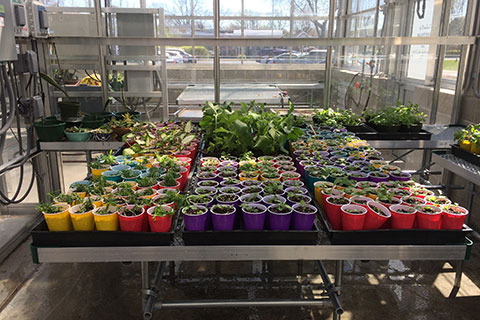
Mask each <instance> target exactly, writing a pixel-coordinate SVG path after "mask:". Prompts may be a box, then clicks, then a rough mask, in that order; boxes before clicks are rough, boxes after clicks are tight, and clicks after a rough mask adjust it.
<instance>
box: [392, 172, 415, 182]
mask: <svg viewBox="0 0 480 320" xmlns="http://www.w3.org/2000/svg"><path fill="white" fill-rule="evenodd" d="M411 178H412V175H411V174H410V173H408V172H401V173H400V175H396V174H392V173H390V181H408V180H410V179H411Z"/></svg>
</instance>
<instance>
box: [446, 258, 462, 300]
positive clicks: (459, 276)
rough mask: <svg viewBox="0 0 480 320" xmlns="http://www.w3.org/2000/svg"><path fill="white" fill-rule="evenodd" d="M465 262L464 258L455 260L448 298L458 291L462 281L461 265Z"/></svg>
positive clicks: (454, 295) (453, 296) (455, 294)
mask: <svg viewBox="0 0 480 320" xmlns="http://www.w3.org/2000/svg"><path fill="white" fill-rule="evenodd" d="M464 264H465V261H464V260H461V261H457V266H456V267H455V282H454V284H453V288H452V291H451V292H450V295H449V296H448V297H449V298H455V297H456V296H457V293H458V291H459V290H460V284H461V283H462V274H463V265H464Z"/></svg>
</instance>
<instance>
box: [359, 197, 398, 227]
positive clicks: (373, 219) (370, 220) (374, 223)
mask: <svg viewBox="0 0 480 320" xmlns="http://www.w3.org/2000/svg"><path fill="white" fill-rule="evenodd" d="M391 215H392V214H391V212H390V210H389V209H388V208H387V207H385V206H384V205H382V204H380V203H378V202H375V201H369V202H367V215H366V217H365V222H364V224H363V229H365V230H374V229H379V228H381V227H382V226H383V225H384V224H385V223H386V222H387V220H388V219H390V217H391Z"/></svg>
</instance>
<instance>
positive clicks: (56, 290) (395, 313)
mask: <svg viewBox="0 0 480 320" xmlns="http://www.w3.org/2000/svg"><path fill="white" fill-rule="evenodd" d="M477 251H478V250H476V248H475V247H474V248H473V252H472V257H471V260H470V261H468V262H467V263H466V264H465V269H464V274H463V281H462V287H461V289H460V292H459V294H458V296H457V298H454V299H449V298H447V297H448V295H449V293H450V290H451V288H452V286H453V281H454V275H455V273H454V270H453V268H452V265H450V264H449V263H448V262H439V261H415V262H408V261H363V262H362V261H347V262H345V265H344V271H345V277H344V286H343V291H342V296H341V301H342V303H343V307H344V309H345V314H344V315H343V316H342V319H353V320H364V319H365V320H367V319H368V320H376V319H382V320H383V319H389V320H396V319H398V320H404V319H405V320H406V319H408V320H416V319H418V320H439V319H440V320H442V319H445V320H447V319H455V320H456V319H478V318H479V316H478V315H479V314H480V271H479V269H478V265H479V262H480V254H479V253H478V252H477ZM325 266H326V268H327V270H328V271H330V272H332V271H333V270H334V264H333V263H332V262H327V263H325ZM153 268H154V265H152V266H151V269H152V272H153ZM167 269H169V268H167ZM262 270H263V272H262ZM299 274H300V275H299ZM319 284H320V277H319V275H318V270H317V269H316V268H315V266H314V264H313V263H311V262H305V263H303V264H298V263H297V262H295V261H284V262H269V263H268V264H267V263H265V264H262V263H260V262H255V263H252V262H235V263H233V262H224V263H215V262H207V263H206V262H196V263H193V262H191V263H177V264H176V265H175V277H174V279H172V278H171V277H168V272H166V277H165V278H164V280H163V281H162V290H161V296H162V297H164V298H165V299H166V300H168V301H176V300H184V299H189V300H200V299H236V298H239V299H255V298H257V299H302V298H303V299H304V298H311V297H317V296H318V295H319V294H320V293H321V288H320V287H319ZM140 287H141V279H140V264H139V263H131V264H124V263H123V264H122V263H74V264H72V263H62V264H42V265H34V264H32V262H31V258H30V251H29V241H28V240H27V241H26V242H25V243H23V244H22V245H21V246H20V247H19V248H17V250H15V252H13V254H12V255H11V256H10V257H9V258H8V259H7V260H6V261H4V262H3V263H2V264H1V265H0V288H1V290H0V301H1V302H0V303H1V304H0V310H1V312H0V320H4V319H5V320H7V319H8V320H12V319H22V320H29V319H49V320H57V319H58V320H60V319H61V320H65V319H115V320H119V319H121V320H122V319H141V318H142V312H141V295H140ZM153 319H182V320H190V319H192V320H193V319H195V320H196V319H199V320H200V319H209V320H216V319H222V320H223V319H228V320H237V319H238V320H240V319H242V320H244V319H248V320H257V319H258V320H278V319H294V320H303V319H332V308H331V307H328V306H325V307H304V308H300V307H275V308H271V307H269V308H266V307H258V308H217V309H164V310H156V311H155V312H154V317H153Z"/></svg>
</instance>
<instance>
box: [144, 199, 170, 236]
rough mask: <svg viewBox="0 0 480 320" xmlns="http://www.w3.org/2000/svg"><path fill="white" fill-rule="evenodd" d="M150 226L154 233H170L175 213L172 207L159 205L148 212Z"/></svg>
mask: <svg viewBox="0 0 480 320" xmlns="http://www.w3.org/2000/svg"><path fill="white" fill-rule="evenodd" d="M147 214H148V224H149V225H150V230H151V231H152V232H168V231H170V227H171V225H172V219H173V216H174V214H175V211H174V210H173V208H172V207H169V206H166V205H159V206H154V207H151V208H149V209H148V210H147Z"/></svg>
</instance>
